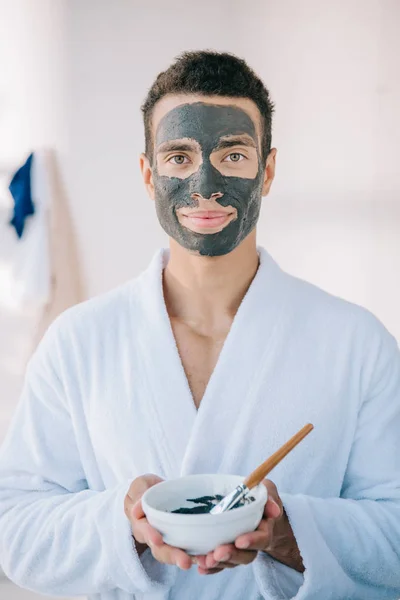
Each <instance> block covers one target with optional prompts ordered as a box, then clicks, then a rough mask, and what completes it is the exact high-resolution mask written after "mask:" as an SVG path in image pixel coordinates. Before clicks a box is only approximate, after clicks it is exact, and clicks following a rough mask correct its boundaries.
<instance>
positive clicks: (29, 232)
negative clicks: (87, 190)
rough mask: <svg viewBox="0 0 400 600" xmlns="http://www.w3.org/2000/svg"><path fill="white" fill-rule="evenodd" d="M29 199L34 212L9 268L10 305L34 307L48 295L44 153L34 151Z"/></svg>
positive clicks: (47, 186) (47, 200) (47, 202)
mask: <svg viewBox="0 0 400 600" xmlns="http://www.w3.org/2000/svg"><path fill="white" fill-rule="evenodd" d="M31 187H32V200H33V203H34V206H35V214H34V215H33V216H32V217H30V218H29V219H27V220H26V223H25V228H24V233H23V236H22V237H21V238H20V239H18V238H17V237H15V241H14V244H13V247H14V248H13V256H12V257H11V269H10V292H9V306H10V307H13V308H15V309H18V310H21V309H24V310H29V311H35V310H38V309H40V308H43V307H44V306H45V305H46V304H47V303H48V302H49V300H50V297H51V260H50V244H49V211H50V209H51V195H50V181H49V172H48V168H47V165H46V160H45V153H44V152H43V151H37V152H35V153H34V157H33V161H32V169H31Z"/></svg>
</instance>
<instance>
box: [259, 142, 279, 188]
mask: <svg viewBox="0 0 400 600" xmlns="http://www.w3.org/2000/svg"><path fill="white" fill-rule="evenodd" d="M276 153H277V149H276V148H271V150H270V153H269V154H268V158H267V162H266V164H265V171H264V183H263V188H262V195H263V196H267V194H268V193H269V190H270V188H271V185H272V182H273V180H274V177H275V164H276Z"/></svg>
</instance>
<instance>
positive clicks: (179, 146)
mask: <svg viewBox="0 0 400 600" xmlns="http://www.w3.org/2000/svg"><path fill="white" fill-rule="evenodd" d="M197 149H198V144H196V143H192V144H191V143H190V142H180V141H179V140H171V141H169V142H164V143H162V144H160V145H159V146H158V148H157V152H176V151H178V152H192V151H193V150H194V151H195V150H197Z"/></svg>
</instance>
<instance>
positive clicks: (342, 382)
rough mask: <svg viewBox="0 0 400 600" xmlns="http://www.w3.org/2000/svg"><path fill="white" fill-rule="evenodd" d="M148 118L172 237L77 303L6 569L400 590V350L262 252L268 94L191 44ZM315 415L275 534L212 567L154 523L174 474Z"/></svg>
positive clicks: (153, 167) (194, 586) (270, 441)
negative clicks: (148, 502) (148, 509)
mask: <svg viewBox="0 0 400 600" xmlns="http://www.w3.org/2000/svg"><path fill="white" fill-rule="evenodd" d="M143 112H144V121H145V134H146V154H145V155H143V156H142V157H141V161H140V163H141V170H142V173H143V178H144V182H145V185H146V188H147V191H148V193H149V195H150V197H151V198H152V199H153V200H154V201H155V205H156V209H157V215H158V218H159V221H160V223H161V225H162V227H163V228H164V230H165V231H166V232H167V234H168V236H169V239H170V249H169V251H160V252H159V253H157V255H156V256H155V258H154V259H153V262H152V263H151V265H150V267H149V269H148V270H147V271H146V272H145V273H143V274H142V275H141V276H140V277H139V278H137V279H136V280H134V281H132V282H129V283H127V284H125V285H123V286H121V287H120V288H118V289H117V290H114V291H112V292H111V293H108V294H105V295H104V296H102V297H99V298H96V299H93V300H91V301H89V302H87V303H84V304H82V305H79V306H77V307H75V308H73V309H71V310H69V311H68V312H66V313H64V315H62V316H61V318H59V319H58V320H57V321H56V322H55V323H54V324H53V325H52V326H51V327H50V329H49V331H48V332H47V334H46V336H45V338H44V339H43V341H42V343H41V345H40V347H39V349H38V350H37V352H36V354H35V356H34V357H33V358H32V360H31V362H30V365H29V367H28V371H27V376H26V383H25V388H24V392H23V396H22V400H21V403H20V405H19V408H18V410H17V413H16V415H15V418H14V421H13V423H12V426H11V428H10V431H9V434H8V437H7V439H6V442H5V444H4V446H3V448H2V453H1V458H0V552H1V554H0V558H1V563H2V566H3V568H4V570H5V572H6V574H7V575H9V577H10V578H11V579H13V580H14V581H15V582H16V583H18V584H19V585H21V586H25V587H27V588H30V589H32V590H36V591H39V592H44V593H48V594H58V595H60V594H62V595H68V596H70V595H89V597H90V598H93V599H96V600H99V599H101V600H117V599H118V600H128V599H131V598H136V599H137V598H144V599H164V598H170V599H173V600H182V599H184V600H189V599H190V600H191V599H195V600H199V599H200V600H203V599H204V600H216V599H228V598H229V599H232V598H235V599H256V598H264V599H276V598H298V599H299V600H301V599H307V600H326V599H328V598H332V599H335V600H338V599H343V600H344V599H346V600H349V599H357V600H361V599H362V600H368V599H371V600H372V599H373V600H380V599H396V598H398V597H399V596H400V452H399V431H400V359H399V352H398V348H397V344H396V342H395V340H394V338H393V337H392V336H391V335H390V334H389V333H388V332H387V331H386V330H385V329H384V327H383V326H382V325H381V324H380V323H379V322H378V321H377V320H376V319H375V318H374V317H373V316H372V315H371V314H370V313H368V312H367V311H366V310H364V309H361V308H360V307H357V306H354V305H352V304H349V303H347V302H344V301H342V300H340V299H337V298H335V297H333V296H330V295H328V294H326V293H325V292H323V291H321V290H319V289H318V288H316V287H314V286H312V285H310V284H307V283H305V282H302V281H300V280H298V279H296V278H294V277H291V276H289V275H287V274H286V273H284V272H282V271H281V270H280V268H279V267H278V265H277V264H276V263H275V262H274V260H273V259H272V258H271V257H270V256H269V255H268V253H267V252H266V251H265V250H263V249H261V248H258V247H257V246H256V224H257V220H258V216H259V211H260V205H261V199H262V197H263V196H266V195H267V194H268V192H269V189H270V187H271V183H272V180H273V178H274V169H275V159H276V150H275V149H271V117H272V112H273V107H272V103H271V101H270V98H269V94H268V92H267V90H266V89H265V87H264V85H263V84H262V82H261V81H260V80H259V79H258V77H257V76H256V75H255V74H254V73H253V71H251V69H250V68H249V67H248V66H247V65H246V64H245V63H244V61H242V60H239V59H238V58H236V57H234V56H231V55H227V54H217V53H212V52H193V53H186V54H184V55H183V56H181V57H180V58H179V59H178V60H177V62H175V63H174V64H173V65H172V66H171V67H170V68H169V69H168V70H167V71H166V72H164V73H162V74H160V75H159V77H158V78H157V80H156V82H155V83H154V85H153V87H152V88H151V90H150V92H149V94H148V97H147V99H146V102H145V104H144V106H143ZM308 421H310V422H312V423H313V424H314V426H315V429H314V431H313V432H312V434H311V435H309V436H308V437H307V438H306V440H304V441H303V442H302V443H301V444H300V446H298V447H297V448H296V450H295V451H293V452H292V453H291V454H290V455H289V456H288V457H287V458H286V459H285V460H284V461H283V462H282V463H281V464H280V465H279V466H278V467H277V468H276V469H275V471H274V473H273V477H274V482H275V485H276V487H275V485H274V484H273V483H272V482H271V481H265V485H266V486H267V488H268V490H269V496H270V499H269V501H268V502H267V504H266V506H265V510H264V516H263V520H262V522H261V523H260V526H259V528H258V529H257V531H255V532H249V533H248V534H246V535H243V536H240V538H238V539H237V540H235V542H234V543H232V544H227V545H224V546H222V547H219V548H216V549H215V550H214V551H213V552H211V553H210V554H208V555H207V556H199V557H195V559H192V557H190V556H188V555H187V554H186V553H185V552H183V551H182V550H180V549H178V548H171V547H169V546H168V545H166V544H164V542H163V539H162V537H161V535H160V534H159V533H158V532H157V531H155V530H154V529H152V528H151V527H150V525H149V524H148V522H147V521H146V518H145V515H144V513H143V510H142V506H141V502H140V498H141V496H142V494H143V493H144V491H145V490H146V489H148V488H149V487H150V486H152V485H154V484H156V483H157V482H158V481H160V480H161V479H172V478H176V477H179V476H182V475H186V474H191V473H202V472H203V473H204V472H221V473H239V474H243V475H246V474H248V473H250V472H251V471H252V470H253V469H254V468H255V467H256V466H257V465H258V464H259V463H261V462H262V461H263V460H265V458H266V457H267V456H268V455H269V454H271V453H272V452H274V451H275V450H276V449H277V448H278V447H279V446H280V445H281V444H282V443H284V442H285V441H286V440H287V439H288V438H289V437H290V436H291V435H293V434H294V433H295V432H296V431H297V430H298V429H300V427H302V426H303V425H304V424H305V423H306V422H308ZM205 575H212V576H210V577H205Z"/></svg>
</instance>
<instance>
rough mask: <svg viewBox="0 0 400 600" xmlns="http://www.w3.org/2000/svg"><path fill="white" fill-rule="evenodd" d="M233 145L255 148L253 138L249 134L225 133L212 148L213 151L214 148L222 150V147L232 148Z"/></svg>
mask: <svg viewBox="0 0 400 600" xmlns="http://www.w3.org/2000/svg"><path fill="white" fill-rule="evenodd" d="M233 146H248V147H250V148H257V144H256V142H255V140H253V138H252V137H251V136H250V135H247V134H243V135H227V136H224V137H222V138H221V139H220V140H219V142H218V144H217V146H216V147H215V148H214V152H215V151H216V150H223V149H224V148H232V147H233Z"/></svg>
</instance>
